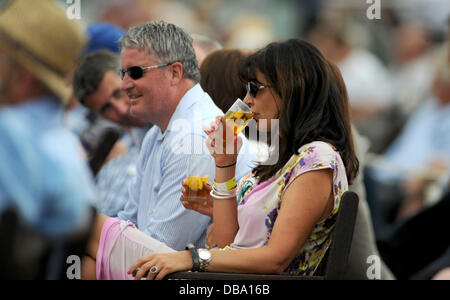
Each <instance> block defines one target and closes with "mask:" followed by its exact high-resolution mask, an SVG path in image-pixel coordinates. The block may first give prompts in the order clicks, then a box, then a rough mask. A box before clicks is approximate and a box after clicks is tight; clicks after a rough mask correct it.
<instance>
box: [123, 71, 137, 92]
mask: <svg viewBox="0 0 450 300" xmlns="http://www.w3.org/2000/svg"><path fill="white" fill-rule="evenodd" d="M133 87H134V81H133V80H132V79H131V78H130V76H129V75H128V73H125V77H124V78H123V80H122V90H123V91H124V92H127V90H130V89H132V88H133Z"/></svg>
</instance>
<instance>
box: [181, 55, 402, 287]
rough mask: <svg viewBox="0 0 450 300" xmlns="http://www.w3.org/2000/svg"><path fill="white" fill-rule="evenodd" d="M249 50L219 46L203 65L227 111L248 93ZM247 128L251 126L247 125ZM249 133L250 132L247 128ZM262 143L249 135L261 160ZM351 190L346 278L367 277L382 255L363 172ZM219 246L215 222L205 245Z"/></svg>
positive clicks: (207, 84) (384, 272) (205, 83)
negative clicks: (243, 71)
mask: <svg viewBox="0 0 450 300" xmlns="http://www.w3.org/2000/svg"><path fill="white" fill-rule="evenodd" d="M250 54H251V53H250V52H248V51H244V50H239V49H223V50H219V51H216V52H213V53H211V54H210V55H208V56H207V57H206V58H205V60H204V62H203V65H202V66H201V68H200V72H201V74H202V80H201V85H202V87H203V89H204V90H205V91H206V92H207V93H208V94H209V95H210V96H211V98H212V99H213V100H214V101H215V103H216V104H217V105H218V106H219V108H221V109H222V110H223V111H227V110H228V108H229V107H230V106H231V105H232V104H233V102H234V100H235V99H236V98H240V99H244V97H245V95H246V93H247V91H246V88H245V84H244V83H243V82H242V81H241V80H240V78H239V76H238V74H239V66H240V65H241V64H242V63H243V62H244V61H245V59H246V58H247V57H248V56H249V55H250ZM250 124H252V123H250ZM250 126H251V125H249V127H250ZM246 129H249V128H248V127H247V128H246ZM246 133H247V134H246V135H247V136H249V135H248V132H246ZM352 133H353V140H354V142H355V150H356V154H357V157H358V160H359V161H360V165H361V166H363V162H364V161H365V159H364V156H365V153H366V152H367V150H368V141H367V139H365V138H363V137H361V136H360V135H359V134H358V131H357V130H356V128H354V127H353V128H352ZM261 144H262V143H260V142H258V141H257V140H252V139H250V145H251V146H252V147H254V148H253V149H255V151H257V152H256V153H257V155H258V159H259V161H264V159H265V158H267V157H266V153H267V148H268V147H267V145H266V147H262V145H261ZM258 150H259V151H258ZM350 190H353V191H354V192H356V193H357V194H358V196H359V199H360V202H359V207H358V215H357V219H356V226H355V232H354V235H353V243H352V247H351V252H350V256H349V269H348V271H347V272H346V278H348V279H367V264H366V261H367V257H369V256H371V255H377V256H380V255H379V253H378V249H377V245H376V241H375V234H374V230H373V225H372V219H371V215H370V210H369V206H368V204H367V201H366V191H365V187H364V182H363V173H362V172H360V174H358V176H357V178H356V179H355V182H354V184H353V185H351V186H350ZM184 205H185V207H187V208H193V207H192V206H190V204H189V203H188V202H186V203H185V204H184ZM216 246H217V241H216V238H215V235H214V224H212V225H211V226H210V228H209V230H208V235H207V244H206V247H207V248H214V247H216ZM392 278H393V276H392V274H391V272H390V270H389V268H388V267H387V266H386V265H385V264H384V263H383V262H382V268H381V279H392Z"/></svg>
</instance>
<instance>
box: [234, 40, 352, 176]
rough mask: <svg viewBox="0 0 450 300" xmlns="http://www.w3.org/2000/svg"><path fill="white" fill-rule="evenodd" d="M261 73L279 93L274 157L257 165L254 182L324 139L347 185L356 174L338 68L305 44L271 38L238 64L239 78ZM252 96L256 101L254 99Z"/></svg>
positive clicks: (304, 42)
mask: <svg viewBox="0 0 450 300" xmlns="http://www.w3.org/2000/svg"><path fill="white" fill-rule="evenodd" d="M257 71H259V72H261V73H262V74H263V75H264V76H265V78H266V80H267V85H269V86H270V87H271V90H272V91H274V92H276V93H277V94H278V96H279V97H280V98H281V101H282V105H281V108H280V112H279V116H278V118H279V127H280V128H279V134H280V140H279V159H278V162H277V163H276V164H274V165H259V166H257V167H256V168H255V169H254V172H255V174H256V176H257V178H258V181H259V182H263V181H265V180H267V179H269V178H271V177H273V176H274V175H275V174H276V173H277V172H278V171H279V170H281V169H282V168H283V167H284V165H285V164H286V163H287V162H288V161H289V159H290V158H291V157H292V155H294V154H299V153H298V150H299V149H300V148H301V147H302V146H303V145H305V144H308V143H311V142H314V141H323V142H326V143H329V144H331V145H333V146H334V147H335V149H336V150H337V151H338V152H339V154H340V155H341V158H342V160H343V162H344V165H345V168H346V173H347V178H348V182H349V184H351V183H352V182H353V180H354V178H355V177H356V175H357V174H358V169H359V162H358V159H357V158H356V154H355V150H354V145H353V138H352V131H351V124H350V113H349V107H348V106H349V104H348V95H347V89H346V87H345V84H344V80H343V79H342V76H341V73H340V71H339V69H338V68H337V67H336V66H335V65H334V64H332V63H331V62H329V61H328V60H327V59H325V58H324V56H323V55H322V54H321V53H320V51H319V50H318V49H317V48H316V47H314V46H313V45H311V44H310V43H308V42H306V41H303V40H299V39H290V40H288V41H285V42H276V43H271V44H269V45H268V46H266V47H265V48H263V49H261V50H259V51H257V52H256V53H254V54H253V55H250V56H249V57H248V58H247V59H246V60H245V62H244V63H243V64H242V65H241V68H240V71H239V76H240V78H241V80H242V81H243V82H248V81H252V80H256V72H257ZM256 101H257V100H256Z"/></svg>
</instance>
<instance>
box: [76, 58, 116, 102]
mask: <svg viewBox="0 0 450 300" xmlns="http://www.w3.org/2000/svg"><path fill="white" fill-rule="evenodd" d="M119 69H120V57H119V56H118V55H116V54H114V53H112V52H111V51H109V50H100V51H96V52H92V53H91V54H88V55H86V56H85V57H83V59H82V60H81V61H80V63H79V65H78V67H77V68H76V69H75V72H74V74H73V81H72V84H73V93H74V96H75V98H77V99H78V101H79V102H80V103H81V104H84V100H85V99H86V97H88V96H89V95H91V94H93V93H95V92H96V91H97V89H98V87H99V86H100V84H101V82H102V80H103V77H104V76H105V73H106V72H108V71H114V72H116V73H118V72H119Z"/></svg>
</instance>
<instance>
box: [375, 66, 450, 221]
mask: <svg viewBox="0 0 450 300" xmlns="http://www.w3.org/2000/svg"><path fill="white" fill-rule="evenodd" d="M448 74H449V65H448V64H446V63H444V64H443V65H442V66H441V67H440V68H439V70H438V71H437V73H436V75H435V77H434V80H433V87H432V94H433V96H432V98H430V99H428V100H426V101H425V102H424V103H423V104H422V106H421V107H420V108H419V109H418V110H417V111H416V112H415V113H414V114H413V115H412V116H411V118H410V119H409V120H408V122H407V124H406V125H405V128H404V129H403V131H402V132H401V134H400V136H399V137H398V138H397V139H396V140H395V141H394V143H393V144H392V145H391V147H390V148H389V149H388V151H387V152H386V153H385V155H384V156H383V157H382V158H381V159H380V160H375V161H374V162H372V163H371V165H372V166H371V168H369V169H368V170H367V172H366V175H367V180H368V182H367V188H368V189H370V191H368V199H369V202H370V204H371V205H372V206H373V211H374V213H375V214H376V216H374V218H376V219H378V221H376V222H377V224H378V225H377V227H378V229H381V227H383V226H385V225H388V224H390V223H392V222H394V221H395V220H396V219H397V217H398V213H399V212H400V213H401V214H402V211H403V212H404V213H403V214H402V216H406V215H411V214H414V213H415V212H417V210H418V209H420V207H422V205H423V198H422V197H417V196H419V195H418V194H417V192H415V190H418V189H417V188H418V187H419V186H420V185H418V184H419V183H418V182H422V181H423V180H426V181H429V180H432V181H433V180H436V178H437V177H439V176H440V175H442V174H443V172H444V171H445V170H446V168H448V166H449V163H450V156H449V155H450V154H449V153H450V89H449V86H450V85H449V83H450V79H449V78H450V76H449V75H448ZM415 178H416V179H420V180H419V181H417V180H415ZM408 182H414V184H405V183H408ZM377 206H379V208H378V209H377V208H376V207H377ZM412 206H414V207H415V208H413V209H411V207H412Z"/></svg>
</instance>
